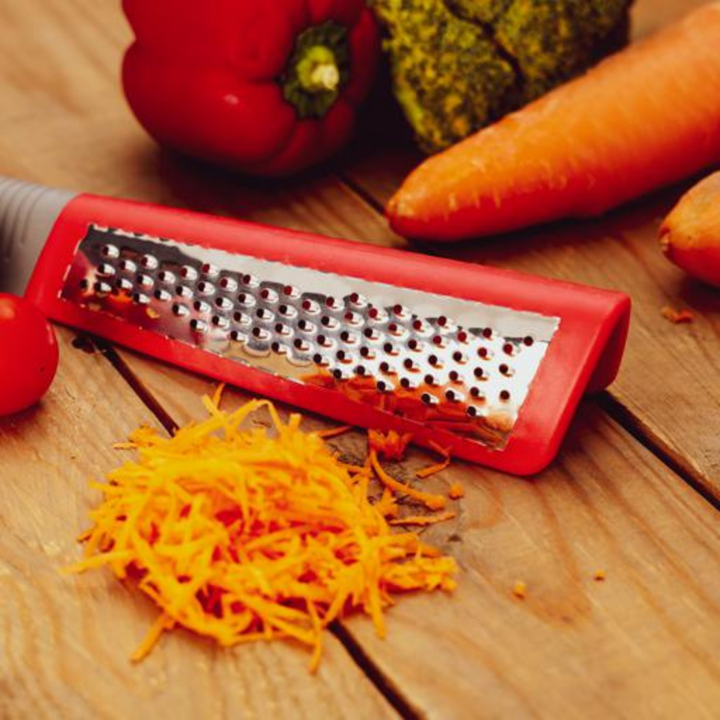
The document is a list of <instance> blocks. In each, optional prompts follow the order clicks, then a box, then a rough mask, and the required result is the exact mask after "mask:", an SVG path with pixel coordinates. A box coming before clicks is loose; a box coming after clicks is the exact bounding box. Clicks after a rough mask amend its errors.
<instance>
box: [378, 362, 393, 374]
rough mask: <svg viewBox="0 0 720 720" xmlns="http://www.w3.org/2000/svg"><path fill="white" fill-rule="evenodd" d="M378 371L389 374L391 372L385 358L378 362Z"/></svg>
mask: <svg viewBox="0 0 720 720" xmlns="http://www.w3.org/2000/svg"><path fill="white" fill-rule="evenodd" d="M380 372H381V373H385V374H390V373H391V372H392V368H391V367H390V363H389V362H387V361H386V360H383V361H382V362H381V363H380Z"/></svg>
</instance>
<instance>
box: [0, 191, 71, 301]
mask: <svg viewBox="0 0 720 720" xmlns="http://www.w3.org/2000/svg"><path fill="white" fill-rule="evenodd" d="M75 195H76V193H73V192H69V191H65V190H55V189H52V188H46V187H43V186H42V185H34V184H33V183H27V182H22V181H20V180H13V179H11V178H4V177H0V292H7V293H12V294H14V295H24V294H25V290H26V289H27V286H28V283H29V281H30V277H31V276H32V273H33V270H34V269H35V265H36V263H37V260H38V257H39V256H40V253H41V251H42V249H43V247H44V245H45V242H46V240H47V239H48V237H49V235H50V233H51V231H52V229H53V226H54V225H55V223H56V221H57V219H58V217H59V216H60V214H61V213H62V211H63V209H64V208H65V206H66V205H67V204H68V202H70V200H72V198H73V197H75Z"/></svg>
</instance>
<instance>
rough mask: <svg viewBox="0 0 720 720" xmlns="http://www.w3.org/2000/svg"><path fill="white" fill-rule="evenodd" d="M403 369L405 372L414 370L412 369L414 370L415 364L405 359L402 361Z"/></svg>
mask: <svg viewBox="0 0 720 720" xmlns="http://www.w3.org/2000/svg"><path fill="white" fill-rule="evenodd" d="M403 367H404V368H405V369H406V370H414V369H415V363H414V362H413V361H412V360H411V359H410V358H406V359H405V360H404V361H403Z"/></svg>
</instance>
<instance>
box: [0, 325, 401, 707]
mask: <svg viewBox="0 0 720 720" xmlns="http://www.w3.org/2000/svg"><path fill="white" fill-rule="evenodd" d="M72 338H73V336H72V334H71V333H70V332H69V331H66V330H61V331H60V341H61V353H62V356H61V364H60V370H59V374H58V378H57V380H56V382H55V383H54V385H53V387H52V389H51V390H50V393H49V394H48V396H47V397H46V399H45V400H44V401H43V403H42V405H41V406H40V407H38V408H37V409H35V410H31V411H29V412H26V413H24V414H22V415H20V416H17V417H15V418H9V419H5V420H3V421H0V447H2V452H0V477H1V478H2V484H3V491H2V493H1V494H0V526H2V533H1V534H0V717H3V718H8V719H11V718H27V717H68V718H90V717H102V718H124V717H133V716H135V715H137V716H142V717H177V718H197V717H210V716H213V717H239V718H253V717H287V718H297V717H308V718H309V717H316V716H317V715H318V714H320V715H323V716H327V717H347V718H356V717H365V718H375V717H378V716H380V717H394V716H395V713H394V712H393V711H392V709H391V708H390V706H389V705H388V704H387V703H386V702H385V700H384V699H383V697H382V696H381V695H380V694H379V693H378V692H377V691H376V690H375V688H374V687H373V685H372V684H371V683H370V681H369V680H368V679H367V678H366V676H365V675H364V674H363V673H362V671H361V670H360V669H359V668H358V667H357V665H356V664H355V663H354V662H353V660H352V658H351V657H350V656H349V655H348V654H347V652H346V651H345V650H344V649H343V647H342V646H341V645H340V643H338V641H337V640H335V639H334V638H333V637H332V636H328V637H327V642H326V644H325V647H326V651H327V652H326V655H325V657H324V659H323V663H322V666H321V668H320V670H319V673H318V675H317V676H316V677H311V676H310V675H309V673H308V670H307V663H308V653H307V652H306V651H305V650H304V649H301V648H298V647H295V646H293V645H290V644H288V643H282V642H277V643H272V644H261V645H257V646H246V647H242V648H238V649H235V650H220V649H218V648H216V647H215V646H213V645H212V644H211V643H209V642H206V641H203V640H199V639H197V638H194V637H191V636H190V634H189V633H185V632H175V633H172V634H171V635H170V636H167V637H166V638H164V639H163V640H162V642H161V643H160V645H159V646H158V647H157V648H156V649H155V651H154V652H153V653H152V655H151V656H150V657H149V658H148V659H147V660H146V661H145V662H143V663H141V664H139V665H133V664H132V663H131V662H130V660H129V655H130V654H131V653H132V651H133V650H134V649H135V647H136V646H137V645H138V644H139V642H140V641H141V640H142V638H143V637H144V635H145V633H146V632H147V630H148V628H149V626H150V624H151V623H152V622H153V620H154V619H155V617H156V616H157V611H156V610H155V609H154V608H153V607H152V606H151V604H150V603H149V602H148V601H147V599H145V598H144V597H141V596H140V595H139V593H137V592H134V591H132V590H131V589H129V588H127V587H125V586H122V585H120V584H119V583H118V582H117V581H116V580H115V579H114V578H112V577H111V575H110V573H109V572H97V573H90V574H86V575H82V576H77V577H65V576H63V575H61V574H60V569H61V568H62V567H64V566H66V565H68V564H70V563H71V562H73V561H75V560H76V559H77V558H78V557H79V556H80V549H79V547H78V545H77V544H76V542H75V537H76V536H77V535H78V534H79V532H80V531H81V530H82V529H84V528H85V527H87V525H88V524H89V519H88V511H89V510H90V509H91V508H92V507H93V506H94V505H95V504H96V503H97V501H98V499H99V493H97V492H96V491H91V490H90V488H89V486H88V480H89V479H91V478H95V479H101V478H102V477H103V475H104V474H105V473H107V471H108V470H110V469H111V468H113V467H115V466H117V465H118V464H119V463H120V462H122V461H123V460H124V459H125V457H129V455H128V454H126V453H121V452H118V451H113V450H112V449H111V445H112V443H113V442H116V441H117V440H118V439H122V438H124V437H126V436H127V433H128V432H129V431H130V430H131V429H133V428H134V427H136V426H137V425H138V424H139V423H141V422H143V421H145V422H150V423H152V422H153V418H152V416H151V415H150V414H149V413H148V412H147V409H146V408H145V407H144V406H143V405H142V403H141V402H140V401H139V399H138V398H137V396H136V395H135V393H134V392H133V391H132V390H131V388H130V387H129V386H128V385H127V383H126V382H125V381H124V380H123V379H122V378H121V376H120V375H119V374H118V373H117V372H116V371H115V370H114V368H113V367H112V366H111V365H110V363H108V362H107V361H106V360H105V359H104V358H102V357H101V356H100V355H99V354H98V353H93V354H88V353H87V352H83V351H82V350H79V349H76V348H74V347H73V346H72Z"/></svg>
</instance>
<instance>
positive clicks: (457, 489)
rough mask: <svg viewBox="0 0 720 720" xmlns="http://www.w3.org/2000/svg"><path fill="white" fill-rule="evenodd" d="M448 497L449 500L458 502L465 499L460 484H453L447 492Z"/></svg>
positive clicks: (463, 489) (463, 490)
mask: <svg viewBox="0 0 720 720" xmlns="http://www.w3.org/2000/svg"><path fill="white" fill-rule="evenodd" d="M448 497H449V498H450V499H451V500H459V499H460V498H463V497H465V488H464V487H463V486H462V485H461V484H460V483H453V484H452V485H451V486H450V489H449V490H448Z"/></svg>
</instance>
